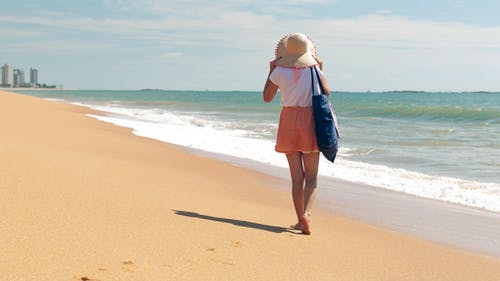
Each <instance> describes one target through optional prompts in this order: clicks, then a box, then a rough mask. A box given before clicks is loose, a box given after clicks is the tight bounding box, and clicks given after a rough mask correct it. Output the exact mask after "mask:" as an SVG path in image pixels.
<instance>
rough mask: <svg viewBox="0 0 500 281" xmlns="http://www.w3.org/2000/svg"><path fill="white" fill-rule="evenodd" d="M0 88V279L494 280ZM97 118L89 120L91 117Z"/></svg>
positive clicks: (231, 172) (483, 264)
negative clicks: (302, 213)
mask: <svg viewBox="0 0 500 281" xmlns="http://www.w3.org/2000/svg"><path fill="white" fill-rule="evenodd" d="M90 112H91V111H90V110H89V109H86V108H83V107H78V106H73V105H68V104H65V103H60V102H53V101H46V100H41V99H37V98H34V97H29V96H23V95H17V94H9V93H5V92H0V218H1V219H0V280H301V279H302V280H500V260H499V259H495V258H491V257H486V256H480V255H477V254H472V253H468V252H465V251H462V250H457V249H453V248H450V247H446V246H442V245H438V244H435V243H432V242H428V241H425V240H423V239H417V238H414V237H411V236H408V235H403V234H400V233H397V232H394V231H389V230H385V229H382V228H377V227H373V226H369V225H367V224H364V223H361V222H357V221H354V220H351V219H348V218H344V217H340V216H336V215H333V214H331V213H330V212H328V211H326V210H324V209H321V208H320V207H319V206H318V208H316V209H315V212H314V214H313V221H312V231H313V234H312V235H311V236H305V235H299V234H296V233H294V232H293V231H291V230H290V229H288V228H287V227H288V226H289V225H290V224H292V223H294V219H295V218H294V211H293V209H292V208H293V207H292V203H291V198H290V195H289V193H288V192H285V191H283V190H281V189H275V188H271V187H272V186H273V185H277V184H282V179H279V178H274V177H271V176H268V175H264V174H260V173H258V172H255V171H252V170H247V169H245V168H241V167H236V166H234V165H231V164H229V163H226V162H222V161H218V160H214V159H210V158H205V157H202V156H199V155H196V154H193V153H189V152H187V151H185V150H183V149H181V148H178V147H175V146H171V145H168V144H164V143H161V142H158V141H154V140H150V139H146V138H141V137H137V136H134V135H133V134H131V131H130V130H129V129H125V128H120V127H116V126H113V125H110V124H106V123H103V122H100V121H97V120H95V119H93V118H91V117H87V116H85V114H86V113H90ZM94 113H95V112H94Z"/></svg>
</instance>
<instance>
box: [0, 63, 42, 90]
mask: <svg viewBox="0 0 500 281" xmlns="http://www.w3.org/2000/svg"><path fill="white" fill-rule="evenodd" d="M29 75H30V76H29V79H30V80H29V83H28V82H26V81H25V75H24V70H23V69H21V68H14V67H13V65H12V64H9V63H5V64H4V65H2V67H0V86H1V87H7V88H28V87H29V88H38V87H39V86H40V85H39V83H38V69H36V68H33V67H30V72H29Z"/></svg>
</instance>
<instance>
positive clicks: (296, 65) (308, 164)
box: [263, 33, 330, 235]
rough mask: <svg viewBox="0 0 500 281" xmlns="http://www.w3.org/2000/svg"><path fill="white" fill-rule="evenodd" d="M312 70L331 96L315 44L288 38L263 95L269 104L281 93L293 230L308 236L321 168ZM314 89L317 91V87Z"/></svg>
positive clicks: (280, 145)
mask: <svg viewBox="0 0 500 281" xmlns="http://www.w3.org/2000/svg"><path fill="white" fill-rule="evenodd" d="M312 67H315V68H316V70H317V71H318V73H319V75H320V77H321V81H322V83H323V86H324V88H325V91H326V93H329V92H330V91H329V89H328V86H327V84H326V81H325V79H324V76H323V73H322V63H321V62H320V61H319V60H318V59H317V58H316V47H315V46H314V44H313V42H312V41H311V40H310V39H309V38H308V37H307V36H306V35H304V34H302V33H293V34H290V35H287V36H285V37H284V38H282V39H281V40H280V42H279V43H278V46H277V47H276V58H275V59H274V60H273V61H271V62H270V67H269V75H268V78H267V81H266V85H265V87H264V91H263V97H264V101H265V102H270V101H272V100H273V98H274V97H275V96H276V93H277V91H278V89H279V90H280V96H281V106H282V109H281V114H280V121H279V126H278V133H277V137H276V146H275V149H276V151H277V152H280V153H285V154H286V158H287V160H288V165H289V168H290V175H291V179H292V198H293V204H294V207H295V212H296V214H297V220H298V222H297V224H295V225H294V226H292V227H293V228H294V229H297V230H300V231H301V232H302V233H303V234H308V235H309V234H311V229H310V217H311V209H312V205H313V202H314V198H315V195H316V182H317V175H318V164H319V150H318V146H317V144H316V133H315V129H314V120H313V113H312V107H311V105H312V95H313V94H312V87H311V85H312V84H313V83H312V81H311V79H312V78H311V77H312V76H311V73H312V72H311V71H312V69H311V68H312ZM314 87H318V83H315V84H314ZM315 91H319V89H315Z"/></svg>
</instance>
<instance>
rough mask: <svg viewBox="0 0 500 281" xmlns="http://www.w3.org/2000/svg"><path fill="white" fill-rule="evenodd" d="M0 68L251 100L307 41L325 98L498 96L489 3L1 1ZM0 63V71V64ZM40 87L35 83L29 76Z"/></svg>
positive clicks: (497, 52) (493, 10)
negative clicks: (302, 37) (279, 53)
mask: <svg viewBox="0 0 500 281" xmlns="http://www.w3.org/2000/svg"><path fill="white" fill-rule="evenodd" d="M1 6H2V9H1V10H0V37H1V38H2V43H1V44H0V59H1V60H3V61H9V62H16V64H17V65H20V66H23V67H24V69H27V67H28V66H29V65H36V66H40V67H41V66H43V80H44V81H47V82H48V83H55V84H64V85H65V87H67V88H71V89H142V88H159V89H168V90H205V89H208V90H243V91H244V90H252V91H254V90H257V91H258V90H261V89H262V87H263V84H264V81H265V78H266V76H267V72H268V68H269V65H268V64H269V61H270V60H271V59H273V56H274V47H275V44H276V43H277V41H278V40H279V39H280V38H281V37H282V36H283V35H285V34H287V33H290V32H296V31H299V32H303V33H305V34H307V35H309V36H310V37H311V38H312V39H313V41H314V42H315V43H316V44H317V47H318V56H319V57H320V58H321V59H322V60H323V61H324V68H325V74H326V78H327V79H328V81H329V84H331V88H332V89H334V90H339V91H342V90H345V91H367V90H371V91H387V90H424V91H481V90H483V91H499V90H500V85H499V84H498V82H497V80H498V77H500V67H499V65H500V17H498V15H497V13H498V12H497V11H499V10H500V2H499V1H494V0H475V1H472V0H440V1H430V0H422V1H397V0H382V1H369V0H352V1H345V0H331V1H327V0H293V1H275V0H269V1H263V0H256V1H240V0H233V1H216V0H214V1H208V0H200V1H180V0H155V1H143V0H88V1H58V0H47V1H35V0H24V1H4V2H3V3H2V4H1ZM3 61H0V62H3ZM40 78H41V77H40Z"/></svg>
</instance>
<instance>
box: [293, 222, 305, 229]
mask: <svg viewBox="0 0 500 281" xmlns="http://www.w3.org/2000/svg"><path fill="white" fill-rule="evenodd" d="M290 227H291V228H292V229H295V230H302V227H303V226H302V223H300V222H298V223H296V224H295V225H290Z"/></svg>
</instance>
